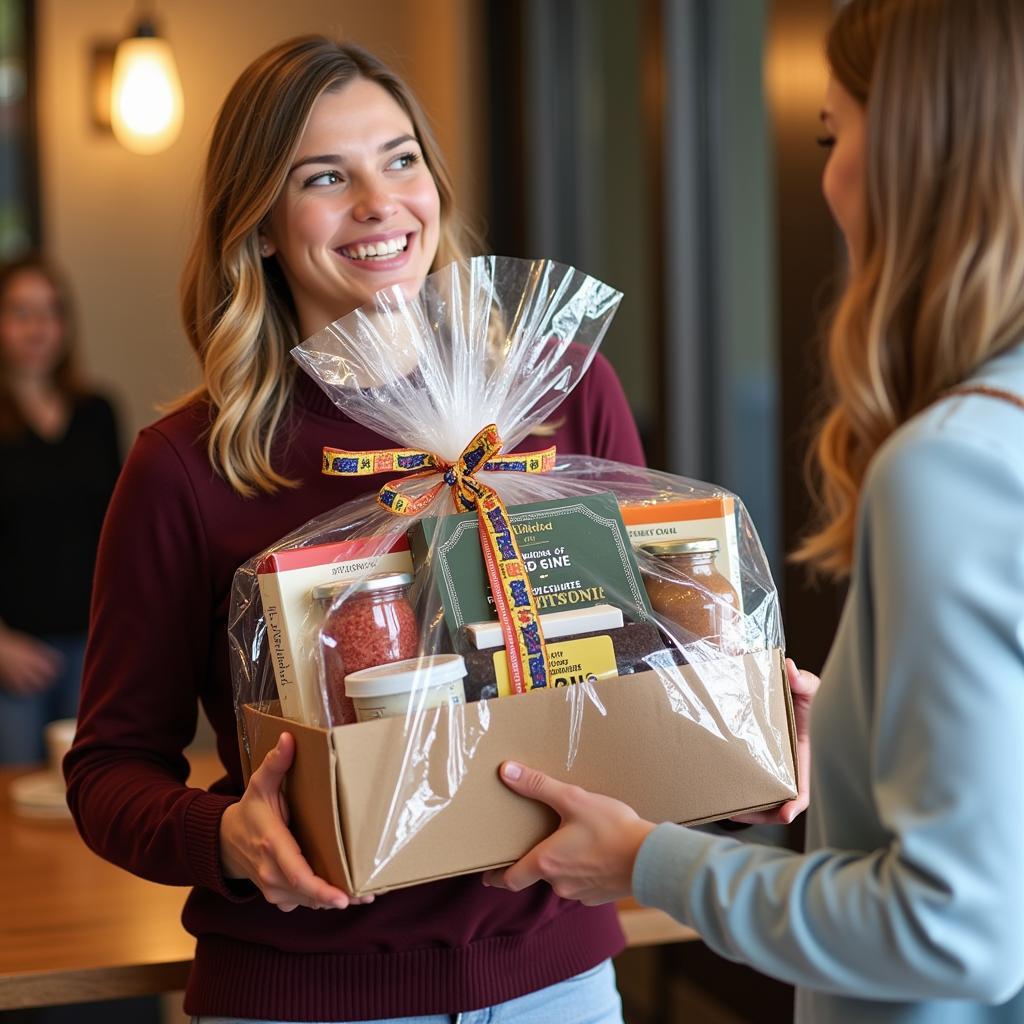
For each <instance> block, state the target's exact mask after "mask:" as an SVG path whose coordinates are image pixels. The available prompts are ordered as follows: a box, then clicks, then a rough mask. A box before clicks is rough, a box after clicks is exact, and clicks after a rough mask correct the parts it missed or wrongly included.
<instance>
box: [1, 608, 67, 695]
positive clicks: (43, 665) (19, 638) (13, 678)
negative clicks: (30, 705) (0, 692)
mask: <svg viewBox="0 0 1024 1024" xmlns="http://www.w3.org/2000/svg"><path fill="white" fill-rule="evenodd" d="M63 665H64V658H63V657H62V656H61V653H60V652H59V651H56V650H54V649H53V648H52V647H50V646H49V645H47V644H44V643H42V641H40V640H37V639H36V638H35V637H33V636H29V635H28V634H27V633H19V632H18V631H17V630H13V629H8V628H7V627H6V626H3V625H0V686H3V688H4V689H5V690H8V691H10V692H11V693H15V694H17V695H18V696H20V697H30V696H32V694H34V693H42V691H43V690H45V689H47V688H48V687H50V686H51V685H52V684H53V683H54V682H55V680H56V679H57V675H58V673H59V672H60V670H61V668H62V667H63Z"/></svg>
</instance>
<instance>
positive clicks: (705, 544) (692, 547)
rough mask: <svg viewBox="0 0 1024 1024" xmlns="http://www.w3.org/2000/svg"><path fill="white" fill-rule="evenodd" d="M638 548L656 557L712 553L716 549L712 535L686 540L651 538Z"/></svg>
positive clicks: (716, 543) (716, 545)
mask: <svg viewBox="0 0 1024 1024" xmlns="http://www.w3.org/2000/svg"><path fill="white" fill-rule="evenodd" d="M640 550H641V551H643V552H646V553H647V554H648V555H654V556H655V557H656V558H662V557H664V556H665V555H713V554H714V553H715V552H716V551H717V550H718V541H717V540H715V538H714V537H691V538H689V539H688V540H652V541H651V542H650V543H648V544H641V545H640Z"/></svg>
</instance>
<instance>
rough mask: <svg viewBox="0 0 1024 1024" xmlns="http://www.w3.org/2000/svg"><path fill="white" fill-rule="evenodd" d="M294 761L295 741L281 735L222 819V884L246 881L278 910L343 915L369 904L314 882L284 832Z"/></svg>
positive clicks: (314, 877)
mask: <svg viewBox="0 0 1024 1024" xmlns="http://www.w3.org/2000/svg"><path fill="white" fill-rule="evenodd" d="M294 757H295V740H294V738H293V737H292V735H291V734H290V733H287V732H286V733H282V734H281V738H280V739H279V740H278V741H277V746H275V747H274V749H273V750H271V751H270V753H269V754H267V756H266V757H265V758H264V760H263V764H261V765H260V766H259V768H257V769H256V771H254V772H253V773H252V777H251V778H250V779H249V785H248V786H246V787H245V792H244V793H243V794H242V799H241V800H239V801H238V803H237V804H232V805H231V806H230V807H229V808H228V809H227V810H226V811H225V812H224V816H223V817H222V818H221V826H220V858H221V865H222V867H223V870H224V876H225V877H226V878H248V879H249V880H250V881H252V882H253V883H254V884H255V885H256V886H257V887H258V888H259V889H260V891H261V892H262V893H263V895H264V897H265V898H266V900H267V902H268V903H273V904H274V905H275V906H276V907H277V909H278V910H284V911H290V910H294V909H295V908H296V907H310V908H312V909H314V910H320V909H326V908H331V907H333V908H334V909H336V910H344V909H345V908H346V907H348V906H350V905H351V904H354V903H370V902H372V900H373V897H372V896H365V897H361V898H360V897H355V896H349V895H348V894H347V893H345V892H343V891H342V890H341V889H338V888H336V887H335V886H333V885H331V884H330V883H328V882H325V881H324V880H323V879H322V878H320V877H318V876H317V875H316V874H315V873H314V872H313V869H312V868H311V867H310V866H309V862H308V861H307V860H306V858H305V857H303V856H302V852H301V851H300V850H299V845H298V843H296V842H295V837H294V836H293V835H292V834H291V832H289V831H288V805H287V804H286V802H285V799H284V794H283V793H282V792H281V785H282V783H283V782H284V778H285V775H287V773H288V769H289V768H290V767H291V764H292V759H293V758H294Z"/></svg>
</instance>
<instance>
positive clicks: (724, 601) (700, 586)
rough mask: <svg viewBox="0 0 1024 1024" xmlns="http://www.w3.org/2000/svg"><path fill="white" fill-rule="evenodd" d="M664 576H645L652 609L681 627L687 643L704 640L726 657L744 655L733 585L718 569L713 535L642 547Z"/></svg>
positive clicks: (715, 543) (657, 542) (682, 638)
mask: <svg viewBox="0 0 1024 1024" xmlns="http://www.w3.org/2000/svg"><path fill="white" fill-rule="evenodd" d="M640 551H642V552H644V553H645V554H647V555H650V556H652V557H653V558H654V559H655V560H656V563H657V565H658V566H659V567H661V566H664V570H665V571H664V572H659V571H657V570H656V569H652V570H648V571H645V572H644V573H643V576H644V585H645V586H646V588H647V596H648V597H649V598H650V599H651V607H652V608H654V610H655V611H656V612H657V613H658V614H659V615H663V616H664V617H665V618H666V619H668V620H669V621H670V622H674V623H676V624H677V625H679V626H681V627H682V628H683V630H685V633H684V634H683V635H682V636H680V637H679V639H680V640H681V641H683V643H684V644H685V643H694V642H700V641H703V642H704V643H707V644H710V645H711V646H713V647H715V648H717V649H719V650H720V651H722V653H723V654H739V653H741V652H742V647H743V645H742V636H743V630H742V615H741V612H740V602H739V598H738V597H737V595H736V591H735V590H734V589H733V586H732V584H731V583H730V582H729V581H728V580H727V579H726V578H725V577H724V576H723V575H722V574H721V573H720V572H719V571H718V569H717V568H716V566H715V555H717V554H718V541H717V540H715V538H714V537H695V538H692V539H690V540H664V541H656V542H651V543H649V544H642V545H640Z"/></svg>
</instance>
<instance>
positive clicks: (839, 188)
mask: <svg viewBox="0 0 1024 1024" xmlns="http://www.w3.org/2000/svg"><path fill="white" fill-rule="evenodd" d="M865 120H866V119H865V116H864V108H863V107H862V106H861V105H860V103H858V102H857V101H856V100H855V99H854V98H853V97H852V96H851V95H850V94H849V93H848V92H847V91H846V90H845V89H844V88H843V87H842V86H841V85H840V84H839V83H838V82H837V81H836V80H835V78H830V79H829V83H828V89H827V90H826V92H825V105H824V107H822V111H821V123H822V125H824V128H825V137H824V138H823V139H822V140H821V141H822V144H823V145H825V146H827V148H828V150H829V155H828V159H827V161H826V163H825V171H824V174H823V175H822V179H821V189H822V191H823V192H824V193H825V201H826V202H827V203H828V206H829V209H830V210H831V211H832V216H833V217H834V218H835V222H836V224H838V225H839V230H840V231H842V233H843V237H844V238H845V239H846V249H847V252H848V253H849V255H850V263H851V265H852V266H853V267H854V268H857V267H859V266H860V265H861V262H862V261H863V257H864V244H865V238H866V228H867V190H866V187H865V184H864V129H865Z"/></svg>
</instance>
